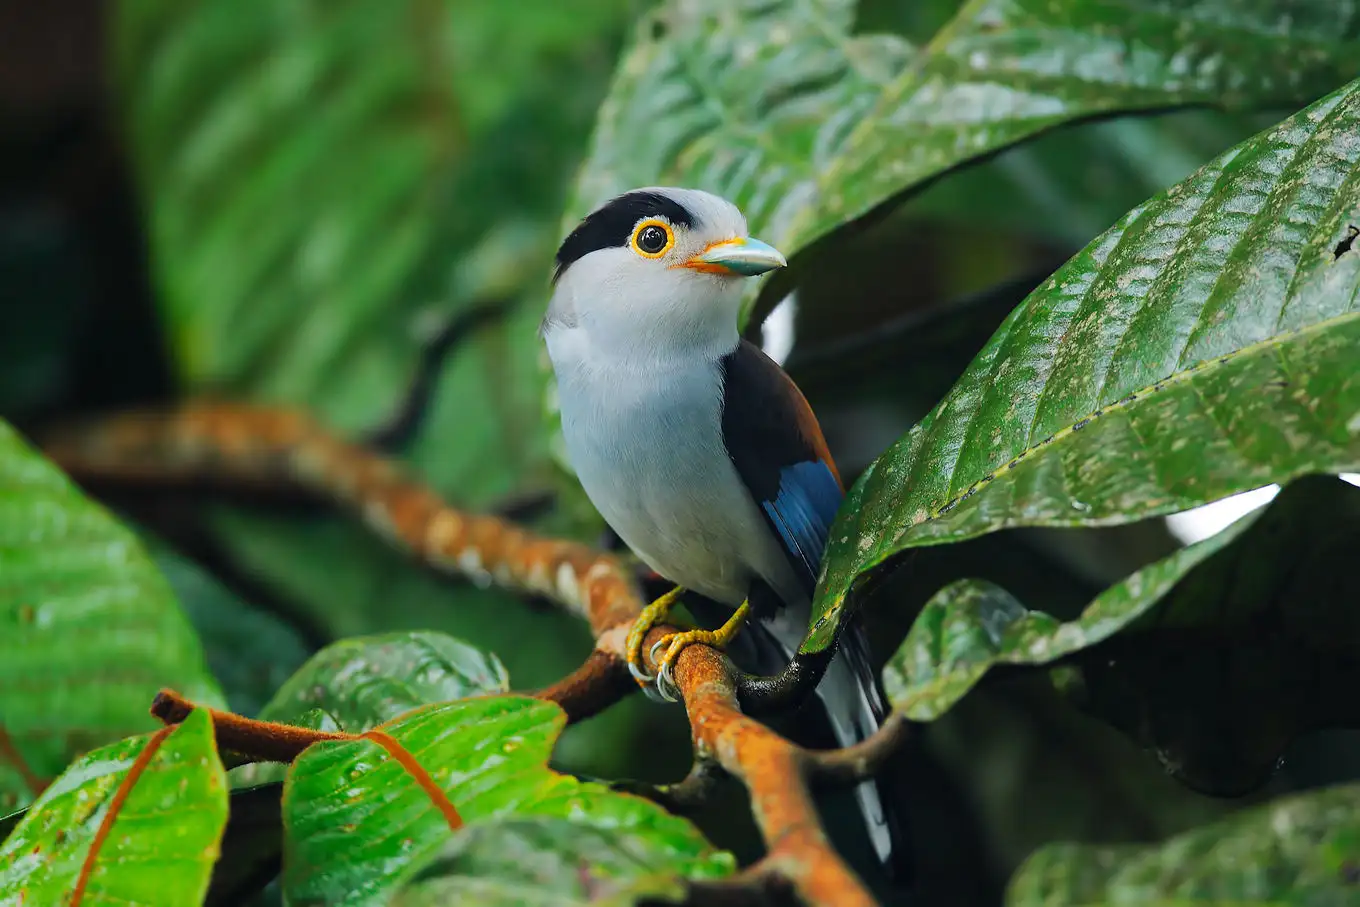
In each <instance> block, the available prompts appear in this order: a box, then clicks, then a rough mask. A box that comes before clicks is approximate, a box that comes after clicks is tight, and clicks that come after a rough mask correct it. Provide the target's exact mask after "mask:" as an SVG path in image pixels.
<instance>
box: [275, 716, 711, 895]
mask: <svg viewBox="0 0 1360 907" xmlns="http://www.w3.org/2000/svg"><path fill="white" fill-rule="evenodd" d="M565 723H566V717H565V715H564V714H563V713H562V710H561V709H560V708H558V707H557V706H556V705H554V704H552V703H548V702H543V701H540V700H537V699H530V698H527V697H521V696H492V697H482V698H477V699H468V700H463V701H461V702H455V703H448V704H444V705H435V706H429V707H427V708H424V709H421V710H419V711H417V712H414V713H408V714H407V715H405V716H403V717H401V718H400V719H398V720H397V721H395V722H393V723H391V724H388V725H384V726H383V727H382V728H381V729H380V730H382V731H384V732H386V733H387V734H390V735H391V738H392V739H394V740H395V741H396V742H397V743H398V744H400V745H401V746H402V747H404V748H405V751H406V752H407V753H409V754H410V756H411V757H413V758H414V760H415V762H416V763H418V764H419V766H421V767H423V769H424V771H426V772H428V775H429V778H430V780H431V781H432V783H433V784H434V785H435V786H436V787H437V788H438V789H439V790H440V791H442V792H443V793H444V795H446V796H447V797H448V799H449V801H450V802H451V803H452V804H453V806H454V807H455V808H456V810H457V812H458V814H459V816H461V818H462V821H463V822H465V823H470V824H472V823H476V822H478V821H479V820H483V819H487V818H504V817H552V818H561V819H570V820H571V821H573V822H576V823H581V824H583V826H585V825H593V826H603V827H608V828H610V829H612V830H614V831H615V832H616V833H617V834H618V835H619V836H620V838H622V839H631V838H633V837H637V838H639V839H643V840H645V841H646V842H647V843H646V844H645V845H639V846H646V847H648V848H650V849H652V852H653V853H654V854H656V855H659V856H662V857H663V859H662V860H660V861H658V863H657V864H656V865H655V868H656V870H657V871H659V872H660V871H672V872H675V873H678V874H680V875H684V876H690V877H714V876H720V875H724V874H726V873H728V872H730V871H731V870H732V860H731V858H730V856H729V855H728V854H725V853H722V852H719V851H715V850H714V849H713V848H712V846H711V845H709V844H708V843H707V842H706V841H704V840H703V838H702V837H701V836H700V835H699V834H698V832H697V831H695V830H694V828H693V827H692V826H691V825H690V824H689V823H688V822H687V821H685V820H683V819H680V818H678V817H675V816H671V815H670V814H668V813H666V812H665V811H664V810H663V809H661V807H659V806H657V805H656V804H654V803H651V802H650V801H647V800H643V799H641V798H638V797H633V796H630V795H627V794H619V793H615V792H613V791H610V790H609V789H608V788H606V787H605V786H604V785H601V784H595V783H590V782H582V781H578V780H576V779H575V778H571V777H569V776H565V775H559V774H557V773H556V772H553V771H551V770H549V769H548V768H547V764H546V763H547V760H548V758H549V756H550V755H551V753H552V748H553V743H554V741H555V740H556V739H557V736H558V735H559V734H560V733H561V731H562V728H563V726H564V725H565ZM283 810H284V822H285V842H286V843H285V846H286V851H285V854H286V855H285V860H284V866H285V869H284V888H285V892H286V894H287V896H288V898H289V900H290V901H291V902H294V903H299V902H302V903H306V902H320V903H326V904H337V905H339V904H344V905H356V904H379V903H384V899H385V898H387V897H390V895H391V894H392V893H393V891H394V890H395V888H396V886H397V885H399V884H400V883H401V882H402V881H403V880H404V878H405V877H407V876H409V875H410V874H411V873H412V872H414V871H415V870H416V869H417V868H418V867H419V866H420V865H421V864H423V863H424V862H425V861H426V860H428V859H430V858H431V857H432V855H433V854H435V853H436V852H438V851H439V849H440V848H441V847H442V846H443V845H444V843H445V842H446V841H448V840H449V838H450V836H451V834H452V832H451V831H450V827H449V820H448V819H447V818H446V816H445V814H444V813H443V812H442V811H441V810H440V809H439V808H436V805H435V804H434V802H433V801H432V799H431V796H430V794H428V793H427V792H426V789H425V788H424V787H422V786H421V784H419V783H417V781H416V780H415V778H414V776H413V775H412V774H411V772H410V771H409V769H408V768H407V767H405V766H404V765H403V764H402V762H401V761H400V760H399V759H397V758H394V756H393V754H392V753H391V752H390V751H389V750H387V749H385V748H384V747H383V746H381V745H379V744H378V743H377V742H375V741H374V740H371V739H367V738H366V739H364V740H360V741H356V742H339V743H321V744H316V745H314V746H312V747H311V748H310V749H308V750H307V752H305V753H304V754H303V755H302V756H301V758H299V759H298V761H297V762H296V763H295V764H294V766H293V769H292V771H291V772H290V773H289V776H288V781H287V784H286V787H285V791H284V801H283Z"/></svg>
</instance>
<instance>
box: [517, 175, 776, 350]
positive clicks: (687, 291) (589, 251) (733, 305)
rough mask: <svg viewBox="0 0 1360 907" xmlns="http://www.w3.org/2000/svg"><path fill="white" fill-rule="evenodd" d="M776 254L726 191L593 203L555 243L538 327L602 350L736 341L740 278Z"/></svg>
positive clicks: (646, 192) (640, 192) (657, 190)
mask: <svg viewBox="0 0 1360 907" xmlns="http://www.w3.org/2000/svg"><path fill="white" fill-rule="evenodd" d="M785 264H786V262H785V261H784V256H783V255H781V254H779V252H778V251H777V250H776V249H774V248H773V247H771V246H768V245H766V244H765V243H763V242H761V241H760V240H758V239H753V238H752V237H750V236H749V235H747V229H746V218H744V217H742V214H741V212H740V211H739V210H737V207H736V206H735V205H733V204H732V203H731V202H729V201H727V200H726V199H723V198H720V197H718V196H716V195H712V194H710V193H708V192H701V191H699V190H697V189H674V188H668V187H649V188H645V189H635V190H633V191H631V192H626V193H624V194H623V195H620V196H618V197H617V198H614V199H611V200H610V201H608V202H606V203H605V204H604V205H602V206H600V207H599V208H598V209H596V210H595V211H594V212H592V213H591V214H590V215H589V216H587V217H586V218H585V219H584V220H583V221H581V223H580V224H579V225H578V226H577V227H576V229H575V230H573V231H572V232H571V235H569V236H568V237H567V238H566V240H564V241H563V243H562V246H561V248H559V249H558V251H557V269H556V272H555V274H554V276H553V283H554V292H553V299H552V303H551V304H550V305H549V307H548V314H547V317H546V318H545V319H544V324H543V329H544V333H545V335H548V337H549V341H550V345H551V339H552V338H551V333H552V332H553V331H554V330H555V329H556V328H558V327H570V328H573V329H576V330H577V331H584V332H585V333H586V334H587V335H588V337H589V340H590V343H591V346H592V348H594V349H596V350H597V351H603V352H604V353H605V354H609V353H612V352H618V353H619V354H620V355H631V354H632V352H631V351H636V350H638V349H639V348H640V349H642V350H644V351H648V352H650V351H658V352H665V351H675V352H677V353H684V352H686V351H689V350H693V349H710V348H722V347H724V346H725V348H726V349H727V350H730V348H731V347H733V346H735V345H736V338H737V318H738V313H739V308H740V305H741V283H742V280H743V278H746V277H751V276H754V275H756V274H763V273H765V272H766V271H771V270H774V269H775V268H782V267H784V265H785Z"/></svg>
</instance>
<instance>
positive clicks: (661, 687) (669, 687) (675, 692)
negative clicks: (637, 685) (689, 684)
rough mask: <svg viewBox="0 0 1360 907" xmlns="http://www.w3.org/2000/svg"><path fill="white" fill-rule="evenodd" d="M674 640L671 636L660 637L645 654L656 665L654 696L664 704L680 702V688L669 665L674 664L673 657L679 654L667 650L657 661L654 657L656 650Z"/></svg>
mask: <svg viewBox="0 0 1360 907" xmlns="http://www.w3.org/2000/svg"><path fill="white" fill-rule="evenodd" d="M674 638H675V637H674V636H673V635H672V636H663V637H661V638H660V639H658V640H657V641H656V642H654V643H652V648H651V649H650V650H649V651H648V652H647V657H648V658H650V659H651V660H652V661H654V662H656V663H657V665H658V667H657V671H656V694H657V695H658V696H659V697H660V698H661V699H662V700H664V701H666V702H679V701H680V686H679V684H677V683H676V682H675V677H674V675H673V674H672V673H671V665H672V664H674V663H675V655H677V654H679V653H678V652H676V653H672V652H671V651H670V650H669V649H668V650H667V651H666V654H665V655H662V656H661V658H660V659H659V660H658V659H657V657H656V650H657V649H658V648H660V647H661V646H662V645H666V644H668V643H670V642H671V640H673V639H674Z"/></svg>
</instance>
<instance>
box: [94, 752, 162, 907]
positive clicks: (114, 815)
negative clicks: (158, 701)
mask: <svg viewBox="0 0 1360 907" xmlns="http://www.w3.org/2000/svg"><path fill="white" fill-rule="evenodd" d="M174 732H175V729H174V728H173V727H163V728H161V729H160V730H159V731H157V732H156V733H154V734H152V735H151V739H150V740H148V741H147V742H146V746H144V747H142V751H141V752H140V753H138V754H137V758H136V760H134V761H133V763H132V765H131V766H130V767H129V768H128V772H127V774H126V775H124V776H123V780H122V781H121V782H119V784H118V789H117V790H115V791H114V792H113V799H112V800H110V801H109V808H108V809H107V810H105V812H104V818H103V819H101V820H100V822H99V828H98V829H97V830H96V831H95V833H94V840H93V841H91V842H90V849H89V851H87V852H86V854H85V862H84V863H82V864H81V866H80V875H79V876H78V877H77V878H76V887H75V888H74V889H73V890H72V891H71V900H70V901H69V902H68V903H69V904H70V907H80V902H81V900H82V899H83V898H84V897H85V888H86V886H87V885H89V884H90V875H91V874H92V873H93V872H94V865H95V863H96V862H97V861H98V860H99V851H100V850H102V849H103V847H104V842H105V841H107V840H108V837H109V832H111V831H113V823H114V822H116V821H118V813H119V812H120V811H122V809H123V804H124V803H126V802H127V798H128V795H129V794H131V793H132V788H133V787H135V786H136V784H137V779H138V778H140V777H142V772H144V771H146V767H147V766H148V765H150V764H151V760H152V759H153V758H155V756H156V750H158V749H160V748H161V744H162V743H164V742H165V738H166V737H169V736H170V735H171V734H173V733H174Z"/></svg>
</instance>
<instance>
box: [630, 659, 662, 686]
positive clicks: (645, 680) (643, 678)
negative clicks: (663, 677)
mask: <svg viewBox="0 0 1360 907" xmlns="http://www.w3.org/2000/svg"><path fill="white" fill-rule="evenodd" d="M628 673H629V674H632V675H633V679H634V680H636V681H637V682H638V685H639V686H644V687H645V686H647V684H649V683H651V682H652V681H653V680H656V677H655V676H653V675H651V674H648V673H647V671H646V670H644V669H643V668H640V667H638V666H637V665H636V664H634V663H633V662H631V661H630V662H628Z"/></svg>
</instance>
